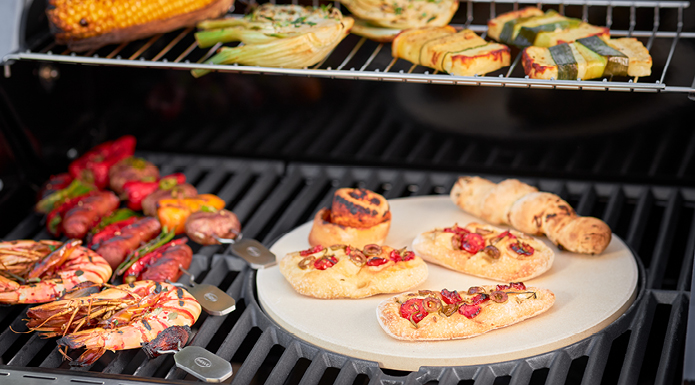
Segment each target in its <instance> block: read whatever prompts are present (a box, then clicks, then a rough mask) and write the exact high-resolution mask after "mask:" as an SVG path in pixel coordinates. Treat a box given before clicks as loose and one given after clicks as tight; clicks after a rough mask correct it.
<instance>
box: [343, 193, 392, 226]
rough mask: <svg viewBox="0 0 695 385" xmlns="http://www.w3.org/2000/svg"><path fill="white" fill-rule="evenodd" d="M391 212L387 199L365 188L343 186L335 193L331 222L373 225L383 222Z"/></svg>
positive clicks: (348, 224)
mask: <svg viewBox="0 0 695 385" xmlns="http://www.w3.org/2000/svg"><path fill="white" fill-rule="evenodd" d="M388 212H389V203H388V202H387V201H386V199H385V198H384V197H383V196H381V195H379V194H377V193H375V192H374V191H370V190H367V189H363V188H358V189H352V188H341V189H339V190H338V191H336V192H335V194H334V195H333V204H332V205H331V222H333V223H335V224H337V225H343V226H349V227H361V228H364V227H372V226H376V225H378V224H379V223H382V222H383V221H384V219H385V217H386V215H387V214H388Z"/></svg>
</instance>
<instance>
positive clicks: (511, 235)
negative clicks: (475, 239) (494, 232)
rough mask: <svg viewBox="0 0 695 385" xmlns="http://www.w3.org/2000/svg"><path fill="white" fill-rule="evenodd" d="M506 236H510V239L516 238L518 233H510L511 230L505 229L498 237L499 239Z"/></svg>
mask: <svg viewBox="0 0 695 385" xmlns="http://www.w3.org/2000/svg"><path fill="white" fill-rule="evenodd" d="M504 237H509V239H516V235H514V234H512V233H510V232H509V230H507V231H505V232H503V233H502V234H500V235H498V236H497V238H499V239H502V238H504Z"/></svg>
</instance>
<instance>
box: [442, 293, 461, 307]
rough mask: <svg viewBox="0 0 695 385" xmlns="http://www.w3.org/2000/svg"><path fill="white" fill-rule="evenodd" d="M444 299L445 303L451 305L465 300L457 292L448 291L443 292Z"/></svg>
mask: <svg viewBox="0 0 695 385" xmlns="http://www.w3.org/2000/svg"><path fill="white" fill-rule="evenodd" d="M442 299H444V302H446V303H448V304H449V305H453V304H456V303H459V302H461V301H463V298H461V296H460V295H459V293H458V292H457V291H456V290H454V291H449V290H447V289H444V290H442Z"/></svg>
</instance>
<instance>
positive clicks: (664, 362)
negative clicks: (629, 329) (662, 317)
mask: <svg viewBox="0 0 695 385" xmlns="http://www.w3.org/2000/svg"><path fill="white" fill-rule="evenodd" d="M672 305H673V306H672V307H671V315H670V317H669V319H671V320H674V321H673V322H669V323H668V326H667V327H666V339H665V341H664V347H663V353H662V355H661V360H660V361H659V369H658V370H657V374H656V383H657V384H672V383H674V381H673V377H674V375H675V367H677V366H678V361H679V360H680V359H681V357H680V354H679V351H680V350H681V349H682V345H683V342H682V339H681V338H680V337H679V336H681V335H683V334H684V333H685V328H686V324H687V322H684V321H685V320H684V317H683V316H682V315H683V314H687V311H688V300H687V299H686V298H685V296H684V295H682V294H678V295H677V296H676V297H675V298H674V300H673V302H672Z"/></svg>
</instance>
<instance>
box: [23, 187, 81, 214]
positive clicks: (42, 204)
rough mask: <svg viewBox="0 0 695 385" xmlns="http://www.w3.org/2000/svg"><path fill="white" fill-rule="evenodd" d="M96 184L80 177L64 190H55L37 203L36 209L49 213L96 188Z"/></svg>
mask: <svg viewBox="0 0 695 385" xmlns="http://www.w3.org/2000/svg"><path fill="white" fill-rule="evenodd" d="M94 189H95V187H94V185H92V184H90V183H85V182H83V181H81V180H79V179H76V180H73V181H72V182H70V184H69V185H68V186H67V187H65V188H63V189H62V190H58V191H55V192H53V193H51V194H49V195H48V196H46V197H45V198H43V199H41V200H40V201H38V202H37V203H36V207H35V210H36V211H38V212H40V213H43V214H48V213H50V212H51V211H53V210H54V209H56V208H57V207H58V206H60V205H61V204H63V203H64V202H65V201H67V200H69V199H73V198H76V197H79V196H82V195H85V194H87V193H88V192H90V191H92V190H94Z"/></svg>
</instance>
